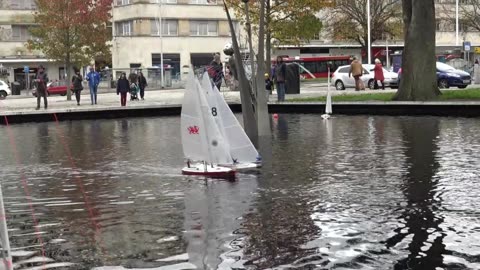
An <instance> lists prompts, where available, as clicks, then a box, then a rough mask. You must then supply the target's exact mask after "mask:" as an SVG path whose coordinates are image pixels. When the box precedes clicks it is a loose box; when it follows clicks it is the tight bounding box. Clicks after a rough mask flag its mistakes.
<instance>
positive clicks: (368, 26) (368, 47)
mask: <svg viewBox="0 0 480 270" xmlns="http://www.w3.org/2000/svg"><path fill="white" fill-rule="evenodd" d="M457 1H458V0H457ZM367 32H368V34H367V36H368V37H367V38H368V41H367V50H368V54H367V55H368V62H367V63H368V64H371V63H372V56H371V53H372V44H371V40H372V38H371V27H370V0H367Z"/></svg>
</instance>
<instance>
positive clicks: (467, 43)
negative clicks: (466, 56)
mask: <svg viewBox="0 0 480 270" xmlns="http://www.w3.org/2000/svg"><path fill="white" fill-rule="evenodd" d="M463 49H464V50H465V51H466V52H469V51H471V50H472V43H470V41H465V42H463Z"/></svg>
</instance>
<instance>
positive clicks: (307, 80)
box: [300, 78, 328, 83]
mask: <svg viewBox="0 0 480 270" xmlns="http://www.w3.org/2000/svg"><path fill="white" fill-rule="evenodd" d="M300 82H302V83H326V82H328V78H315V79H305V80H300Z"/></svg>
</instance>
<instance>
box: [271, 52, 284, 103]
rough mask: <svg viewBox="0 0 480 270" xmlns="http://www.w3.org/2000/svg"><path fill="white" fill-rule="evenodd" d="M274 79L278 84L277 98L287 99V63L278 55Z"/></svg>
mask: <svg viewBox="0 0 480 270" xmlns="http://www.w3.org/2000/svg"><path fill="white" fill-rule="evenodd" d="M273 74H274V77H273V78H274V81H275V84H276V86H277V100H278V101H285V92H286V89H285V82H286V81H287V80H286V77H287V65H286V64H285V63H284V62H283V58H282V57H281V56H277V64H276V65H275V70H274V73H273Z"/></svg>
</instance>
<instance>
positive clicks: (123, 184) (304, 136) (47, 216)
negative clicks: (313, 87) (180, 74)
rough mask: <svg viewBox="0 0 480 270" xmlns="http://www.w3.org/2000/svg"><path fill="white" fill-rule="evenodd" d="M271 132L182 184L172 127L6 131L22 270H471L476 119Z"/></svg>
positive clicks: (0, 154)
mask: <svg viewBox="0 0 480 270" xmlns="http://www.w3.org/2000/svg"><path fill="white" fill-rule="evenodd" d="M272 128H273V131H274V132H273V138H272V142H271V149H270V150H271V153H268V152H267V153H266V154H265V155H264V159H265V160H266V164H265V167H264V168H263V169H262V170H261V171H260V172H259V173H258V174H240V175H239V176H238V178H237V181H235V182H227V181H205V180H204V179H200V178H192V177H185V176H182V175H181V174H180V170H181V168H182V166H183V155H182V148H181V142H180V131H179V118H177V117H162V118H145V119H139V118H135V119H120V120H97V121H76V122H62V123H59V124H58V125H56V124H55V123H41V124H24V125H14V126H11V130H10V131H11V132H12V135H13V137H14V141H13V142H12V141H11V140H10V139H9V137H8V133H7V128H6V127H2V128H1V129H0V145H2V147H1V148H0V162H1V164H2V170H1V179H2V185H3V192H4V197H5V204H6V207H7V218H8V226H9V233H10V239H11V244H12V247H13V248H14V255H15V258H14V259H15V260H14V261H15V263H16V264H17V266H18V268H16V269H43V268H55V269H93V268H96V269H97V270H101V269H103V270H112V269H123V268H127V269H130V268H135V269H148V268H153V269H163V270H164V269H267V268H275V269H435V270H436V269H480V225H479V224H480V210H479V207H480V191H479V189H478V183H479V176H480V162H479V160H480V135H479V134H480V119H463V118H435V117H380V116H375V117H369V116H348V117H347V116H338V117H335V118H332V119H330V120H329V121H323V120H322V119H321V118H320V117H319V116H317V115H279V117H278V118H276V119H273V122H272ZM15 148H16V149H17V150H16V151H17V153H18V159H16V158H15V154H14V153H15ZM70 157H71V158H70ZM17 161H18V163H17ZM27 194H29V195H30V197H29V196H27ZM32 210H33V212H32ZM32 213H33V214H32ZM34 217H35V218H34Z"/></svg>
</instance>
